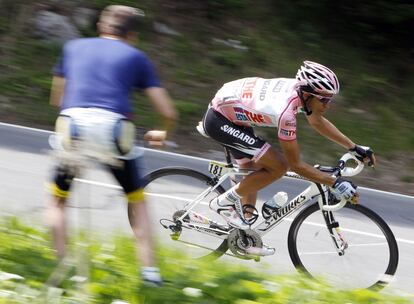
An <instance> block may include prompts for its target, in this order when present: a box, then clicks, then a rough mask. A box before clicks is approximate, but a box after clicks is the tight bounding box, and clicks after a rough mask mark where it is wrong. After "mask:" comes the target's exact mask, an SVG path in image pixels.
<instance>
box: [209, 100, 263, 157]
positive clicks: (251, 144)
mask: <svg viewBox="0 0 414 304" xmlns="http://www.w3.org/2000/svg"><path fill="white" fill-rule="evenodd" d="M203 127H204V130H205V131H206V133H207V135H208V136H210V137H211V138H212V139H214V140H216V141H218V142H219V143H221V144H222V145H225V146H227V147H228V148H230V151H231V153H232V154H233V156H234V158H235V159H236V160H237V161H238V162H239V163H243V162H246V161H249V160H256V159H258V158H260V157H261V156H262V155H263V154H264V153H265V152H266V151H267V150H268V149H269V148H270V144H268V143H267V142H266V141H265V140H263V139H262V138H260V137H258V136H257V135H256V134H254V131H253V128H252V127H249V126H240V125H236V124H235V123H233V122H232V121H230V120H228V119H227V118H226V117H224V116H223V115H222V114H221V113H219V112H217V111H215V110H214V109H213V108H211V107H210V108H209V109H208V110H207V112H206V114H205V115H204V118H203Z"/></svg>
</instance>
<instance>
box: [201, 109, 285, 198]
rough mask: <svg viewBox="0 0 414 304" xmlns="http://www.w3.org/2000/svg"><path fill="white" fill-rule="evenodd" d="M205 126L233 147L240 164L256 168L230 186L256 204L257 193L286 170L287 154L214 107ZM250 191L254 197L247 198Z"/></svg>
mask: <svg viewBox="0 0 414 304" xmlns="http://www.w3.org/2000/svg"><path fill="white" fill-rule="evenodd" d="M203 126H204V129H205V131H206V133H207V134H208V135H209V136H210V137H211V138H213V139H214V140H216V141H218V142H220V143H222V144H223V145H226V146H227V147H229V148H230V150H231V152H232V154H233V156H234V158H235V159H236V161H237V162H238V164H239V165H240V166H242V167H248V168H255V169H257V171H255V172H253V173H251V174H249V175H248V176H246V177H245V178H244V179H243V180H242V181H241V182H240V183H239V184H237V185H236V186H234V187H233V188H232V189H231V190H235V191H236V193H237V194H238V195H239V196H241V197H242V198H243V201H244V202H245V203H254V202H255V200H254V193H256V192H257V191H258V190H260V189H261V188H263V187H265V186H267V185H269V184H270V183H272V182H273V181H275V180H276V179H278V178H280V177H281V176H283V175H284V174H285V172H286V171H287V169H288V164H287V160H286V159H285V157H284V156H283V155H282V154H281V153H279V152H277V151H276V150H274V149H273V148H272V147H271V146H270V144H268V143H267V142H266V141H264V140H263V139H261V138H260V137H258V136H256V135H255V134H254V132H253V129H252V128H251V127H243V126H239V125H236V124H234V123H232V122H231V121H229V120H228V119H227V118H226V117H224V116H223V115H221V114H220V113H218V112H216V111H214V110H213V109H212V108H209V109H208V110H207V112H206V114H205V116H204V119H203ZM251 193H252V196H251V197H248V195H249V194H251ZM246 197H248V198H246Z"/></svg>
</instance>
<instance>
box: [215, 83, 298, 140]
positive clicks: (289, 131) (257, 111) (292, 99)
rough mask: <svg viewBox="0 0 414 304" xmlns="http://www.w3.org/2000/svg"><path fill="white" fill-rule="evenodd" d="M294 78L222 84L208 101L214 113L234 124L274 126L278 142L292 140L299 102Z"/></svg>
mask: <svg viewBox="0 0 414 304" xmlns="http://www.w3.org/2000/svg"><path fill="white" fill-rule="evenodd" d="M296 84H297V80H296V79H294V78H273V79H264V78H258V77H249V78H243V79H238V80H235V81H231V82H228V83H225V84H224V85H223V87H222V88H221V89H220V90H218V92H217V93H216V96H215V97H214V99H213V100H212V102H211V103H212V107H213V109H214V110H216V111H218V112H220V113H221V114H222V115H224V116H225V117H226V118H227V119H228V120H230V121H232V122H234V123H235V124H238V125H246V126H261V127H276V128H277V129H278V138H279V139H281V140H295V139H296V114H297V113H298V110H299V109H300V108H301V102H300V100H299V97H298V95H297V93H296V90H295V86H296Z"/></svg>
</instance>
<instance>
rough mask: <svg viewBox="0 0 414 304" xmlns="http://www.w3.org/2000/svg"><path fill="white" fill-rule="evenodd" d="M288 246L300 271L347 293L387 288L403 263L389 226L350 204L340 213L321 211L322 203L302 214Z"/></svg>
mask: <svg viewBox="0 0 414 304" xmlns="http://www.w3.org/2000/svg"><path fill="white" fill-rule="evenodd" d="M329 221H330V224H331V225H332V227H331V228H332V230H331V232H330V231H329V229H328V228H327V226H328V225H329ZM336 226H338V228H335V227H336ZM337 229H338V230H337ZM338 232H339V233H338ZM333 238H335V239H336V240H337V243H336V242H335V241H334V239H333ZM335 244H340V245H341V246H340V248H339V250H337V246H336V245H335ZM288 248H289V254H290V257H291V259H292V262H293V264H294V265H295V267H296V268H298V269H299V270H301V271H303V272H304V273H305V274H308V275H310V276H311V277H320V278H322V279H323V280H325V281H327V282H328V283H330V284H332V285H334V286H336V287H338V288H341V289H355V288H370V289H381V288H383V287H384V286H385V285H386V284H387V283H388V282H389V281H390V280H391V279H392V277H393V276H394V274H395V272H396V270H397V265H398V246H397V242H396V240H395V237H394V235H393V233H392V231H391V229H390V228H389V227H388V225H387V224H386V223H385V222H384V220H382V219H381V217H379V216H378V215H377V214H376V213H375V212H373V211H372V210H370V209H368V208H366V207H364V206H361V205H351V204H349V203H348V204H347V205H346V206H345V207H344V208H342V209H340V210H339V211H336V212H321V211H320V208H319V204H318V203H315V204H313V205H311V206H309V207H308V208H306V209H304V210H302V212H301V213H299V214H298V216H297V217H296V218H295V219H294V221H293V222H292V225H291V227H290V230H289V236H288ZM341 249H343V250H341Z"/></svg>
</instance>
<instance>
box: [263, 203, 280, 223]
mask: <svg viewBox="0 0 414 304" xmlns="http://www.w3.org/2000/svg"><path fill="white" fill-rule="evenodd" d="M277 210H279V207H272V206H269V205H267V204H264V205H263V207H262V215H263V218H264V219H266V220H267V219H269V218H270V217H271V216H272V214H273V213H275V212H276V211H277Z"/></svg>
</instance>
